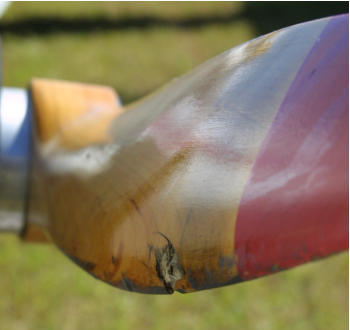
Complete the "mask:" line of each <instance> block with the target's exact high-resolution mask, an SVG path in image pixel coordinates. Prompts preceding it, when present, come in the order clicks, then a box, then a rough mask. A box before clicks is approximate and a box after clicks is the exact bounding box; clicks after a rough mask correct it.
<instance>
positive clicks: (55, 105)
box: [31, 78, 122, 149]
mask: <svg viewBox="0 0 350 330" xmlns="http://www.w3.org/2000/svg"><path fill="white" fill-rule="evenodd" d="M31 91H32V98H33V99H32V101H33V105H34V109H35V115H36V125H37V134H38V138H39V140H40V142H41V143H43V144H45V143H48V142H49V141H50V142H51V143H52V142H54V143H55V144H56V145H57V146H62V147H63V148H67V149H77V148H81V147H84V146H87V145H91V144H96V143H104V142H111V141H110V140H109V138H108V134H107V126H108V125H109V123H110V121H111V120H112V119H113V118H115V117H116V116H117V115H118V114H120V113H121V111H122V108H121V107H120V106H119V105H118V102H117V96H116V94H115V92H114V90H113V89H112V88H110V87H106V86H98V85H88V84H81V83H74V82H63V81H58V80H48V79H38V78H36V79H33V80H32V82H31Z"/></svg>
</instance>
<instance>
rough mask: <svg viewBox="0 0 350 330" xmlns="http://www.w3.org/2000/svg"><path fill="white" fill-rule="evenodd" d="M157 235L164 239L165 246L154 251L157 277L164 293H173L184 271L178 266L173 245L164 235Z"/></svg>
mask: <svg viewBox="0 0 350 330" xmlns="http://www.w3.org/2000/svg"><path fill="white" fill-rule="evenodd" d="M159 235H161V236H162V237H164V238H165V239H166V241H167V244H166V245H164V246H163V247H162V248H160V249H157V248H155V249H154V254H155V257H156V270H157V275H158V277H159V278H160V279H161V281H162V282H163V284H164V287H165V289H166V291H167V292H168V293H173V292H174V287H175V284H176V282H177V281H178V280H180V279H181V278H183V276H184V275H185V271H184V270H183V268H182V267H181V265H180V264H179V258H178V255H177V253H176V250H175V248H174V245H173V244H172V243H171V242H170V240H169V239H168V238H167V237H166V236H165V235H164V234H162V233H159Z"/></svg>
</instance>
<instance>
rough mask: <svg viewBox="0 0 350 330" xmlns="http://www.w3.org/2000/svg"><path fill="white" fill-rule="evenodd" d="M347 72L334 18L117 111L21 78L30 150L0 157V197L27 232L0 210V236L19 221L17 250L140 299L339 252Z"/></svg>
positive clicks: (94, 96) (343, 20)
mask: <svg viewBox="0 0 350 330" xmlns="http://www.w3.org/2000/svg"><path fill="white" fill-rule="evenodd" d="M348 66H349V64H348V16H347V15H342V16H336V17H331V18H324V19H320V20H316V21H312V22H308V23H304V24H299V25H295V26H292V27H288V28H286V29H283V30H280V31H276V32H273V33H271V34H268V35H265V36H263V37H260V38H257V39H254V40H252V41H249V42H247V43H245V44H243V45H241V46H238V47H235V48H233V49H231V50H228V51H226V52H224V53H223V54H221V55H219V56H217V57H215V58H213V59H211V60H209V61H207V62H206V63H204V64H202V65H200V66H199V67H198V68H196V69H195V70H193V71H192V72H190V73H188V74H186V75H185V76H183V77H181V78H179V79H176V80H174V81H172V82H170V83H169V84H168V85H166V86H165V87H164V88H162V89H160V90H159V91H157V92H155V93H154V94H152V95H150V96H148V97H146V98H144V99H142V100H141V101H139V102H136V103H134V104H131V105H130V106H126V107H122V106H121V105H120V104H119V103H118V96H117V94H116V93H115V92H114V91H113V90H112V89H111V88H109V87H103V86H94V85H86V84H80V83H72V82H62V81H55V80H47V79H33V80H32V81H31V83H30V98H29V100H30V104H31V107H30V113H31V114H32V122H31V123H30V120H29V118H30V117H29V115H28V114H27V115H25V114H24V115H23V116H22V122H23V125H22V126H20V125H19V127H22V128H23V127H27V130H24V132H29V131H31V132H32V136H33V143H32V147H31V148H29V147H28V146H27V147H26V148H24V151H22V153H21V157H22V158H21V160H20V161H19V164H20V165H18V166H17V167H15V165H13V163H14V161H13V159H14V158H13V156H11V153H9V152H8V151H7V149H6V148H7V147H6V148H5V149H4V148H3V149H2V159H3V160H4V159H5V160H6V162H5V161H2V169H1V170H2V172H3V173H7V174H8V173H9V172H10V170H11V171H13V173H12V174H13V175H12V177H11V176H10V175H9V174H8V178H10V177H11V178H13V177H16V178H17V179H18V178H19V176H16V173H17V174H18V173H23V175H22V177H21V178H20V179H18V180H17V181H18V182H17V186H16V187H17V188H13V187H14V183H13V180H12V181H11V180H10V179H8V181H7V185H6V187H7V188H6V189H10V188H9V187H12V188H13V189H14V192H13V194H12V195H13V196H17V197H16V198H17V199H16V198H15V197H14V198H13V200H14V199H16V200H17V202H16V203H17V209H16V210H18V207H19V208H20V207H24V209H25V226H24V227H21V223H20V221H21V220H20V219H22V218H21V217H18V214H19V213H18V212H17V211H16V212H17V213H16V212H15V211H14V210H15V207H14V206H13V203H12V204H11V203H10V202H9V201H7V204H6V203H5V202H4V203H3V204H2V209H3V210H2V212H3V213H2V216H1V214H0V223H1V221H2V222H3V223H5V222H6V221H5V218H6V219H7V220H8V219H9V218H10V216H12V218H13V219H15V218H16V216H17V218H16V219H17V220H16V221H17V224H18V225H17V227H16V226H14V227H15V228H17V231H19V230H20V231H21V235H22V237H23V239H24V240H27V241H40V240H50V241H52V242H53V243H54V244H55V245H57V246H58V247H59V249H60V250H61V251H63V252H64V253H65V254H66V255H67V256H68V257H69V258H71V259H72V260H73V261H74V262H75V263H76V264H78V265H79V266H81V267H82V268H83V269H85V270H86V271H87V272H89V273H90V274H91V275H93V276H94V277H96V278H98V279H100V280H103V281H105V282H107V283H109V284H112V285H113V286H116V287H119V288H122V289H126V290H130V291H137V292H142V293H172V292H174V291H179V292H193V291H197V290H203V289H209V288H214V287H220V286H224V285H228V284H233V283H237V282H240V281H244V280H249V279H253V278H256V277H260V276H264V275H268V274H271V273H274V272H276V271H279V270H284V269H287V268H290V267H293V266H297V265H300V264H302V263H305V262H308V261H311V260H314V259H318V258H322V257H326V256H328V255H330V254H333V253H336V252H340V251H344V250H347V249H348V84H349V82H348ZM22 95H23V94H22ZM3 101H4V102H5V101H6V97H5V98H3ZM5 103H6V102H5ZM2 111H4V110H2ZM26 116H27V117H26ZM25 118H27V119H25ZM30 125H31V126H30ZM17 131H18V132H19V131H20V128H18V130H17ZM17 131H16V132H17ZM13 134H15V133H13ZM16 134H17V133H16ZM18 134H19V133H18ZM23 134H24V136H25V133H23ZM26 134H27V133H26ZM27 140H28V139H25V141H27ZM13 141H15V139H13ZM23 141H24V140H23ZM13 143H15V142H13ZM16 143H17V142H16ZM10 144H11V143H10ZM10 144H9V143H8V144H7V145H10ZM26 155H29V156H30V157H29V156H28V157H29V159H30V166H29V170H28V171H27V172H26V171H25V170H23V169H26V168H27V167H26V166H25V164H27V163H26V162H25V160H26V159H27V158H26ZM11 157H12V158H11ZM11 160H12V163H11ZM6 164H10V165H7V166H5V165H6ZM26 178H28V181H26ZM11 182H12V183H11ZM26 182H27V183H26ZM3 187H5V186H3ZM4 189H5V188H3V189H2V191H3V193H2V195H3V196H7V197H6V198H7V199H8V200H10V199H11V198H10V197H8V196H10V194H8V193H7V190H6V191H5V190H4ZM12 195H11V196H12ZM25 195H26V196H27V199H26V202H25V203H23V200H24V199H23V196H25ZM18 196H22V197H20V198H19V197H18ZM6 198H5V197H2V200H4V199H6ZM21 198H22V203H21V202H19V201H20V200H21ZM9 204H11V205H12V206H11V207H9V206H8V205H9ZM6 212H7V213H6ZM14 221H15V220H14ZM13 223H14V222H13ZM3 227H6V226H5V225H3Z"/></svg>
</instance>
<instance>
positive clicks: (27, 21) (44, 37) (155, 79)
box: [0, 2, 349, 330]
mask: <svg viewBox="0 0 350 330" xmlns="http://www.w3.org/2000/svg"><path fill="white" fill-rule="evenodd" d="M344 12H348V4H347V2H332V3H327V2H322V3H317V2H316V3H315V2H308V3H278V2H277V3H276V2H275V3H241V2H225V3H212V2H205V3H190V2H189V3H127V2H123V3H105V2H99V3H96V2H90V3H84V2H81V3H52V2H51V3H47V2H40V3H39V2H37V3H33V2H26V3H24V2H23V3H13V4H11V6H10V7H9V9H8V10H7V11H6V13H5V15H4V16H3V17H2V18H1V19H0V31H1V35H2V43H3V65H4V68H3V82H4V85H7V86H21V87H26V86H27V85H28V82H29V79H30V78H32V77H34V76H36V77H49V78H59V79H66V80H74V81H82V82H92V83H100V84H105V85H110V86H112V87H113V88H115V89H116V90H117V91H118V93H119V94H120V96H121V98H122V100H123V102H124V103H128V102H131V101H133V100H136V99H138V98H139V97H142V96H144V95H146V94H147V93H149V92H151V91H152V90H154V89H155V88H157V87H159V86H161V85H162V84H163V83H165V82H167V81H169V80H170V79H172V78H173V77H176V76H178V75H181V74H183V73H185V72H187V71H188V70H190V69H191V68H193V67H195V66H196V65H198V64H199V63H201V62H203V61H205V60H206V59H208V58H210V57H212V56H215V55H217V54H219V53H220V52H222V51H224V50H226V49H229V48H231V47H233V46H235V45H238V44H240V43H242V42H244V41H246V40H249V39H251V38H253V37H256V36H258V35H261V34H264V33H267V32H270V31H273V30H275V29H278V28H282V27H284V26H287V25H291V24H294V23H298V22H301V21H305V20H308V19H313V18H318V17H324V16H329V15H332V14H336V13H344ZM0 269H1V274H0V292H1V299H0V329H4V330H7V329H9V330H10V329H45V330H46V329H65V330H69V329H180V328H181V329H300V330H301V329H305V330H308V329H347V328H348V317H349V314H348V310H349V308H348V299H349V298H348V291H349V290H348V276H349V274H348V270H349V263H348V253H343V254H340V255H336V256H333V257H330V258H328V259H325V260H322V261H317V262H313V263H310V264H307V265H304V266H301V267H298V268H295V269H293V270H290V271H286V272H282V273H279V274H276V275H273V276H269V277H265V278H261V279H259V280H255V281H251V282H246V283H242V284H238V285H233V286H229V287H225V288H220V289H215V290H209V291H203V292H198V293H193V294H187V295H182V294H179V293H175V294H174V295H172V296H147V295H140V294H135V293H129V292H123V291H121V290H117V289H114V288H112V287H109V286H108V285H106V284H104V283H102V282H99V281H96V280H95V279H93V278H91V277H90V276H89V275H87V274H86V273H85V272H84V271H82V270H80V269H79V268H77V267H76V266H75V265H74V264H73V263H72V262H71V261H69V260H68V259H67V258H66V257H65V256H63V255H62V254H61V253H60V252H59V251H58V250H57V249H55V248H54V247H53V246H46V245H40V244H39V245H35V244H23V243H21V242H20V241H19V240H18V239H17V238H16V237H13V236H11V235H1V236H0Z"/></svg>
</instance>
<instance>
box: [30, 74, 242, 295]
mask: <svg viewBox="0 0 350 330" xmlns="http://www.w3.org/2000/svg"><path fill="white" fill-rule="evenodd" d="M31 92H32V98H33V104H34V112H35V116H34V117H35V124H36V126H37V128H36V135H37V136H36V137H35V150H34V153H35V157H34V159H33V170H32V180H31V187H30V189H31V192H30V194H29V196H30V200H29V213H28V233H30V231H32V232H33V230H31V229H32V228H31V224H34V225H36V226H38V225H39V226H41V227H42V228H43V229H44V231H45V233H46V234H47V236H48V237H49V239H51V240H52V241H53V242H54V243H55V244H56V245H57V246H58V247H59V248H60V249H61V250H62V251H63V252H64V253H65V254H66V255H67V256H69V257H70V258H71V259H72V260H73V261H74V262H76V263H77V264H78V265H80V266H81V267H82V268H84V269H85V270H86V271H88V272H89V273H91V274H92V275H93V276H95V277H97V278H99V279H101V280H103V281H105V282H108V283H110V284H112V285H114V286H117V287H119V288H123V289H126V290H131V291H138V292H143V293H172V292H173V291H174V290H178V291H180V292H191V291H196V290H201V289H206V288H212V287H217V286H222V285H226V284H230V283H233V282H235V281H237V280H239V277H238V276H237V269H236V266H235V260H234V254H233V248H234V244H233V239H234V225H235V223H234V218H235V216H236V212H237V207H236V205H233V206H232V205H224V206H222V205H221V204H220V203H219V204H218V205H209V204H207V203H205V204H204V205H202V204H201V203H199V204H198V205H197V204H196V203H194V204H193V205H191V204H189V199H188V198H187V197H186V194H185V191H184V189H185V190H186V188H185V187H184V186H185V185H186V183H184V182H182V181H181V177H182V173H186V172H187V170H186V168H187V167H188V166H189V165H190V164H191V162H192V161H193V160H195V158H196V157H197V152H196V149H195V146H191V145H187V146H184V147H181V146H180V147H179V149H178V150H175V151H174V152H172V151H171V152H169V151H170V150H168V148H166V149H165V150H161V149H159V146H157V143H156V142H155V140H152V139H151V138H145V139H144V140H142V139H141V140H138V141H134V142H133V143H130V142H128V143H127V144H126V145H122V146H118V144H116V143H107V142H108V141H109V139H110V138H109V136H110V135H109V134H110V133H109V132H110V131H111V127H112V128H113V125H112V121H113V120H112V119H115V118H116V116H118V114H120V113H122V110H121V109H118V108H117V107H116V96H115V94H114V95H111V90H110V89H109V88H104V87H98V86H85V85H80V84H73V83H63V82H57V81H48V80H33V82H32V85H31ZM92 105H93V106H92ZM94 107H97V108H98V109H106V111H97V110H96V111H95V110H94ZM85 113H87V114H88V119H86V118H85V116H84V114H85ZM91 113H92V114H91ZM90 114H91V116H92V118H93V120H90V118H89V115H90ZM136 116H137V114H136ZM117 120H118V119H117ZM112 130H113V129H112ZM159 134H160V136H159V137H160V139H162V136H161V135H162V134H163V133H161V132H160V133H159ZM111 135H113V132H112V133H111ZM109 149H111V151H110V150H109ZM96 164H97V165H96ZM204 175H205V173H204ZM194 188H195V187H194ZM36 229H37V228H35V230H36ZM24 236H25V235H24ZM36 236H37V235H36ZM32 237H35V235H33V236H32Z"/></svg>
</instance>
